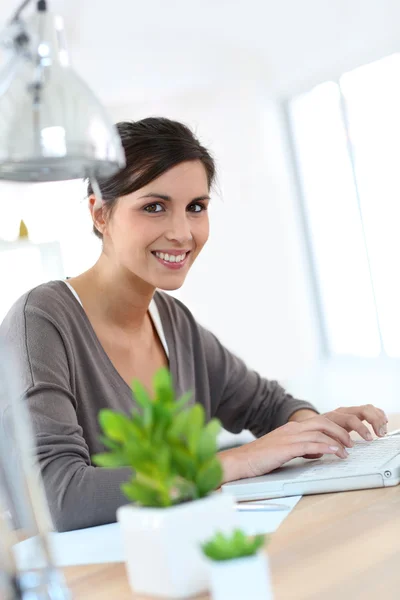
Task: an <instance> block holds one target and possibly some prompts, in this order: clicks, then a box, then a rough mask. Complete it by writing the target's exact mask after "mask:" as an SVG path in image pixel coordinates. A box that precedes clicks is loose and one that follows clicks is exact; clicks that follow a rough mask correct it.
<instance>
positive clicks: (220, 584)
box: [202, 529, 272, 600]
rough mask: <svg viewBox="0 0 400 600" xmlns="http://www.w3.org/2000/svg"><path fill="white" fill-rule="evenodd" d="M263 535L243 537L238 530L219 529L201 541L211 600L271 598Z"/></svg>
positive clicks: (257, 599)
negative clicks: (208, 570)
mask: <svg viewBox="0 0 400 600" xmlns="http://www.w3.org/2000/svg"><path fill="white" fill-rule="evenodd" d="M263 546H265V536H263V535H257V536H255V537H248V536H246V535H245V534H244V533H243V531H241V530H240V529H235V531H234V532H233V533H232V534H231V535H224V534H223V533H222V532H218V533H217V534H215V536H214V537H213V538H211V539H210V540H208V541H207V542H205V543H203V544H202V550H203V552H204V554H205V556H207V558H208V559H209V564H210V578H211V592H212V597H213V600H243V599H244V598H251V600H272V588H271V579H270V576H269V569H268V561H267V556H266V555H265V553H264V552H262V551H261V548H262V547H263Z"/></svg>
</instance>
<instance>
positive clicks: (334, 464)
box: [293, 436, 400, 479]
mask: <svg viewBox="0 0 400 600" xmlns="http://www.w3.org/2000/svg"><path fill="white" fill-rule="evenodd" d="M347 451H348V453H349V456H348V457H347V458H345V459H341V458H338V457H337V456H329V457H325V458H324V459H318V460H314V461H311V462H310V463H309V464H308V465H306V466H305V467H304V468H302V472H301V473H299V474H298V475H297V476H296V475H294V473H293V475H294V476H293V479H310V478H312V479H315V478H316V477H317V478H318V477H323V478H324V479H325V478H326V477H329V478H334V477H346V476H350V475H362V474H363V473H370V472H371V471H377V470H380V469H382V468H383V467H384V466H385V465H386V464H387V463H388V462H389V461H390V460H391V459H392V458H394V457H395V456H396V455H398V454H400V436H395V437H393V438H390V437H388V438H377V439H375V440H373V441H372V442H365V441H360V442H355V444H354V446H353V448H347Z"/></svg>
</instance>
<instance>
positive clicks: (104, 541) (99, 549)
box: [15, 496, 301, 569]
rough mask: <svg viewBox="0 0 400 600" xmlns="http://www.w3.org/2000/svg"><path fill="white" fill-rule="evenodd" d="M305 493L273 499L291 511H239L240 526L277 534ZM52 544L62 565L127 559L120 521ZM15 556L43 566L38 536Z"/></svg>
mask: <svg viewBox="0 0 400 600" xmlns="http://www.w3.org/2000/svg"><path fill="white" fill-rule="evenodd" d="M300 498H301V496H291V497H290V498H277V499H274V500H271V502H274V503H275V502H277V503H279V504H286V505H288V506H289V508H288V510H281V511H252V512H239V511H237V513H236V514H237V520H238V527H241V528H242V529H243V530H244V531H245V532H246V533H247V534H248V535H255V534H256V533H273V532H274V531H276V530H277V529H278V527H279V525H280V524H281V523H282V521H283V520H284V519H285V517H287V515H288V514H289V513H290V511H291V510H293V508H294V507H295V506H296V504H297V502H298V501H299V500H300ZM49 538H50V547H51V549H52V555H53V558H54V562H55V564H56V565H57V566H59V567H67V566H70V565H88V564H99V563H112V562H124V561H125V557H124V550H123V546H122V537H121V531H120V526H119V523H111V524H110V525H100V526H99V527H89V528H87V529H78V530H76V531H66V532H65V533H54V532H53V533H50V534H49ZM15 555H16V560H17V564H18V567H19V568H20V569H28V568H33V567H36V568H37V567H40V566H41V565H40V561H39V560H38V558H37V556H38V548H37V545H36V543H35V539H29V540H25V541H23V542H20V543H19V544H16V546H15Z"/></svg>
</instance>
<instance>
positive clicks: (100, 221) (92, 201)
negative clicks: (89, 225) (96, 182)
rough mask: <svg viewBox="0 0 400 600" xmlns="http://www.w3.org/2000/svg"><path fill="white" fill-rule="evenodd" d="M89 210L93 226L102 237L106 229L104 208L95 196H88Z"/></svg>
mask: <svg viewBox="0 0 400 600" xmlns="http://www.w3.org/2000/svg"><path fill="white" fill-rule="evenodd" d="M89 210H90V214H91V215H92V219H93V225H94V226H95V227H96V229H97V231H99V232H100V233H101V234H102V235H104V231H105V229H106V225H107V223H106V208H105V206H104V204H103V203H101V204H99V203H98V202H97V199H96V196H95V195H94V194H91V195H90V196H89Z"/></svg>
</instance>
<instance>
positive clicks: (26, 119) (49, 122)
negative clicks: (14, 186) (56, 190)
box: [0, 0, 125, 182]
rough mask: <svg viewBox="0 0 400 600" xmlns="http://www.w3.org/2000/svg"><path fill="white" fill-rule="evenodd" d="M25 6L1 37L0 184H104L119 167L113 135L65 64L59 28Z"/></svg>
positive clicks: (39, 9) (43, 9) (39, 7)
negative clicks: (28, 13)
mask: <svg viewBox="0 0 400 600" xmlns="http://www.w3.org/2000/svg"><path fill="white" fill-rule="evenodd" d="M29 3H30V0H26V1H25V2H23V3H22V5H21V6H20V8H19V9H18V10H17V11H16V13H15V15H14V16H13V18H12V19H11V21H10V22H9V24H8V26H7V27H6V29H5V31H4V32H3V34H2V35H1V37H0V44H1V47H2V50H3V52H4V54H5V58H6V60H5V65H4V67H3V69H2V70H1V71H0V179H5V180H9V181H22V182H23V181H27V182H35V181H59V180H66V179H78V178H81V177H92V178H93V179H97V178H98V177H99V178H101V177H109V176H110V175H112V174H113V173H115V172H116V171H118V170H119V169H121V168H123V167H124V166H125V156H124V151H123V148H122V145H121V141H120V138H119V135H118V132H117V130H116V128H115V127H114V125H113V124H112V122H111V121H110V120H109V118H108V116H107V114H106V112H105V110H104V108H103V107H102V106H101V104H100V102H99V101H98V100H97V99H96V97H95V96H94V94H93V93H92V92H91V90H90V89H89V88H88V86H87V85H86V84H85V83H84V82H83V81H82V79H81V78H80V77H79V76H78V75H77V73H75V71H74V70H73V69H72V67H71V66H70V63H69V57H68V53H67V49H66V44H65V39H64V30H63V22H62V19H61V18H60V17H59V16H55V15H53V14H52V13H50V12H49V11H48V9H47V2H46V0H39V2H35V4H36V10H35V11H34V13H33V14H32V15H31V16H30V17H29V19H27V20H26V21H23V20H22V18H21V13H22V11H23V9H25V7H26V6H27V5H28V4H29Z"/></svg>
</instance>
